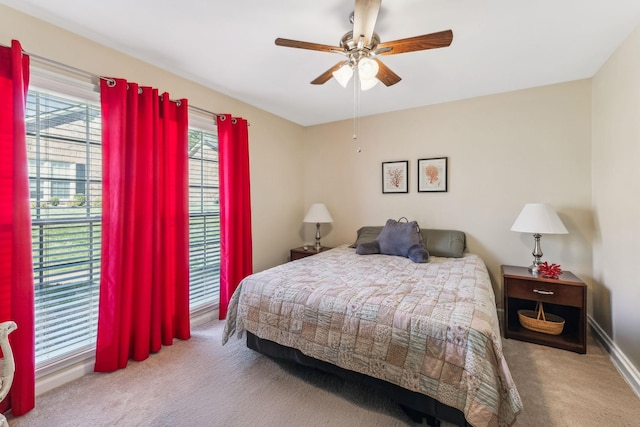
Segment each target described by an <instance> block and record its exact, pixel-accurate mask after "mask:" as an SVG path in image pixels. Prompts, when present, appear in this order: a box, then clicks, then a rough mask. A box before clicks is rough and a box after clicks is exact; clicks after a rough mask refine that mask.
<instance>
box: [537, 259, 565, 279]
mask: <svg viewBox="0 0 640 427" xmlns="http://www.w3.org/2000/svg"><path fill="white" fill-rule="evenodd" d="M538 273H539V274H540V275H541V276H542V277H548V278H550V279H557V278H558V277H560V275H561V274H562V269H561V268H560V265H558V264H551V265H549V264H548V263H547V262H546V261H545V262H543V263H542V264H540V265H539V266H538Z"/></svg>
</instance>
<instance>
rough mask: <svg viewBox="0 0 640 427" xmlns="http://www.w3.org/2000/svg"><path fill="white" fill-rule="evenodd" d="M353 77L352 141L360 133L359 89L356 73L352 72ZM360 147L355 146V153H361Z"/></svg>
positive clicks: (355, 140)
mask: <svg viewBox="0 0 640 427" xmlns="http://www.w3.org/2000/svg"><path fill="white" fill-rule="evenodd" d="M354 74H355V76H354V78H353V141H354V142H359V141H358V135H359V134H360V91H359V90H358V73H354ZM361 152H362V148H360V144H358V147H357V148H356V153H361Z"/></svg>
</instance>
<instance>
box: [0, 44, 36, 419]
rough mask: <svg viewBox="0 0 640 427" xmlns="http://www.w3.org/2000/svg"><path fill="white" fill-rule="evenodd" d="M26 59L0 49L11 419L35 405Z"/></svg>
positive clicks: (3, 291)
mask: <svg viewBox="0 0 640 427" xmlns="http://www.w3.org/2000/svg"><path fill="white" fill-rule="evenodd" d="M28 88H29V57H28V56H27V55H23V54H22V47H21V46H20V43H19V42H17V41H16V40H13V41H12V42H11V47H10V48H7V47H3V46H0V322H2V321H5V320H13V321H15V322H16V324H17V325H18V329H17V330H16V331H15V332H13V333H12V334H11V335H10V336H9V337H10V342H11V347H12V350H13V354H14V358H15V360H16V372H15V376H14V379H13V387H12V388H11V392H10V394H9V397H8V398H7V399H6V400H5V401H4V402H3V405H2V406H1V407H0V411H2V412H4V411H5V410H6V409H8V407H9V406H10V407H11V409H12V413H13V415H16V416H18V415H22V414H24V413H26V412H28V411H30V410H31V409H33V406H34V403H35V330H34V287H33V286H34V285H33V262H32V259H31V215H30V212H29V210H30V206H29V169H28V167H29V163H28V160H27V141H26V125H25V107H26V99H27V90H28Z"/></svg>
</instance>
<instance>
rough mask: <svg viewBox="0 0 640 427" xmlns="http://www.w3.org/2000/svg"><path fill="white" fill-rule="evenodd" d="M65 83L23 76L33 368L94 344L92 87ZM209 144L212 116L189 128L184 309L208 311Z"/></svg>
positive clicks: (95, 145) (212, 166) (96, 217)
mask: <svg viewBox="0 0 640 427" xmlns="http://www.w3.org/2000/svg"><path fill="white" fill-rule="evenodd" d="M36 77H38V76H36ZM36 80H37V78H36ZM43 82H44V83H43ZM47 82H48V81H47V80H46V78H45V79H44V80H43V78H42V77H40V80H39V83H41V86H46V87H48V86H47ZM54 83H55V82H54ZM71 86H73V87H72V88H71V89H72V90H69V91H67V89H68V88H67V86H64V85H62V86H60V84H59V82H58V84H53V87H54V89H57V90H51V91H50V90H43V89H39V88H34V87H37V85H36V84H35V82H32V89H31V90H30V91H29V93H28V97H27V108H26V124H27V152H28V158H29V189H30V198H31V218H32V235H33V242H32V244H33V264H34V286H35V333H36V337H35V338H36V366H37V367H38V369H39V370H40V369H42V368H43V367H45V366H47V365H51V366H52V367H51V369H56V368H55V366H56V364H57V362H59V361H61V360H63V359H68V358H71V357H73V356H75V355H84V354H87V355H90V354H91V353H92V352H93V350H94V349H95V342H96V330H97V319H98V299H99V286H100V249H101V235H102V234H101V216H102V199H101V197H102V147H101V118H100V105H99V95H98V93H97V92H96V88H95V87H93V85H91V88H80V89H78V87H79V84H76V83H72V84H71ZM67 92H69V93H71V94H72V95H67ZM63 93H64V94H63ZM190 120H191V118H190ZM197 121H198V120H197V119H196V120H195V122H196V123H197ZM217 149H218V144H217V134H216V130H215V125H214V123H213V122H212V120H210V119H209V120H207V121H203V122H202V123H201V125H198V127H194V128H191V129H190V130H189V214H190V224H189V233H190V286H191V287H190V308H191V311H192V313H194V312H196V311H200V310H211V309H212V308H214V307H216V306H217V303H218V298H219V277H218V276H219V271H220V267H219V266H220V222H219V207H218V151H217Z"/></svg>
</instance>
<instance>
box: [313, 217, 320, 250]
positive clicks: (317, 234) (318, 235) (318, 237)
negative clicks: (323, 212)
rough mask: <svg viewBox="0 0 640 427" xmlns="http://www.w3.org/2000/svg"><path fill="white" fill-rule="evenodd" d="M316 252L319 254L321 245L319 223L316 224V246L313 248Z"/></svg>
mask: <svg viewBox="0 0 640 427" xmlns="http://www.w3.org/2000/svg"><path fill="white" fill-rule="evenodd" d="M314 248H315V250H316V252H320V249H322V245H321V244H320V223H319V222H317V223H316V245H315V246H314Z"/></svg>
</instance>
